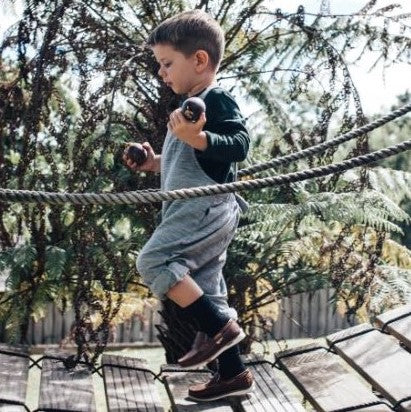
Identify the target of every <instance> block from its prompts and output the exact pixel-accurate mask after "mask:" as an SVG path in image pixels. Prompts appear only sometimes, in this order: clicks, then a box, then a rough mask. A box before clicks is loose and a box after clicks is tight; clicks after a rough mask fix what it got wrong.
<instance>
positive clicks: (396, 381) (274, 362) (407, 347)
mask: <svg viewBox="0 0 411 412" xmlns="http://www.w3.org/2000/svg"><path fill="white" fill-rule="evenodd" d="M326 341H327V345H328V346H321V345H316V344H310V345H306V346H302V347H299V348H295V349H292V350H287V351H283V352H279V353H277V354H276V355H275V358H274V359H264V358H261V357H258V356H257V355H248V356H246V357H244V361H245V363H246V364H247V365H248V367H249V368H251V369H252V371H253V374H254V376H255V382H256V388H255V391H254V392H253V393H252V394H250V395H248V396H244V397H236V398H235V397H233V398H228V399H224V400H220V401H214V402H204V403H196V402H193V401H191V400H190V399H188V398H187V386H188V385H189V384H190V383H193V382H199V381H206V380H208V379H209V378H210V377H211V371H209V370H207V369H203V370H196V371H183V370H181V369H180V368H179V367H178V366H176V365H164V366H163V367H162V368H161V371H160V373H159V374H158V375H156V374H155V373H154V372H152V371H151V370H150V369H149V367H148V365H147V363H146V361H145V360H143V359H134V358H127V357H123V356H115V355H104V356H103V357H102V362H101V371H100V372H99V373H101V377H100V376H98V375H97V374H96V371H91V370H90V369H89V368H88V367H87V366H85V365H77V366H76V367H75V368H74V369H71V370H67V369H66V368H65V366H64V363H63V360H64V359H65V358H66V357H67V356H68V354H67V353H63V352H55V351H54V352H50V351H49V352H46V353H45V355H44V357H43V358H42V360H41V361H40V362H34V361H33V359H31V358H30V356H29V348H27V347H24V346H18V347H14V346H13V347H11V346H7V345H5V344H0V412H20V411H31V410H33V411H34V410H36V411H37V410H38V411H65V412H76V411H78V412H87V411H97V412H100V410H99V409H98V408H97V407H96V399H95V386H96V380H100V381H102V384H104V392H105V400H104V401H105V407H104V408H103V409H101V408H100V409H101V412H103V410H107V411H118V412H120V411H146V412H164V411H168V410H171V411H176V412H180V411H184V412H197V411H215V412H251V411H253V412H275V411H290V412H291V411H297V412H298V411H304V410H306V406H307V405H308V404H306V403H303V398H304V399H305V400H306V401H307V402H309V404H311V406H310V409H311V410H312V409H314V410H316V411H327V412H331V411H332V412H348V411H392V410H394V411H411V305H408V306H404V307H401V308H398V309H395V310H393V311H390V312H387V313H384V314H383V315H381V316H379V317H378V319H377V321H376V326H372V325H370V324H361V325H357V326H354V327H352V328H348V329H344V330H342V331H340V332H338V333H334V334H332V335H330V336H328V337H327V339H326ZM30 368H41V380H40V388H39V400H38V405H37V406H36V408H33V409H30V408H28V407H27V405H26V392H27V386H28V383H29V384H30V380H29V375H30V374H29V369H30ZM93 373H94V374H95V375H94V376H93ZM159 387H160V388H164V389H165V391H166V392H167V394H168V397H169V399H170V402H169V403H167V404H165V402H164V398H163V399H162V398H161V396H160V395H159V392H158V388H159ZM99 401H100V402H99V404H101V402H102V400H101V399H100V400H99ZM170 405H171V406H170Z"/></svg>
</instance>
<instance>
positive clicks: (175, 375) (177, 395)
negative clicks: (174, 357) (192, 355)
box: [161, 365, 233, 412]
mask: <svg viewBox="0 0 411 412" xmlns="http://www.w3.org/2000/svg"><path fill="white" fill-rule="evenodd" d="M161 372H162V374H161V376H162V378H164V383H165V387H166V390H167V393H168V396H169V398H170V402H171V407H172V410H173V411H174V412H198V411H213V412H232V411H233V410H232V408H231V406H230V403H229V401H228V400H218V401H212V402H201V403H197V402H194V401H191V400H190V399H188V398H187V397H188V387H189V386H190V385H193V384H195V383H200V382H206V381H208V380H209V379H210V378H211V376H212V374H211V373H210V372H208V371H205V370H203V371H184V370H182V369H181V368H180V367H179V366H178V365H165V366H163V367H162V368H161Z"/></svg>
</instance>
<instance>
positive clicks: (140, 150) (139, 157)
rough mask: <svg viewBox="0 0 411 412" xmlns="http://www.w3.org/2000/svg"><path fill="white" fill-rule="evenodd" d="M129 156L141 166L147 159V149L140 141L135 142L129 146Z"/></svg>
mask: <svg viewBox="0 0 411 412" xmlns="http://www.w3.org/2000/svg"><path fill="white" fill-rule="evenodd" d="M127 157H128V158H129V159H130V160H131V161H132V162H133V163H135V164H136V165H137V166H141V165H142V164H143V163H144V162H145V161H146V160H147V150H146V149H144V147H143V146H142V145H141V144H140V143H134V144H132V145H130V146H129V147H128V149H127Z"/></svg>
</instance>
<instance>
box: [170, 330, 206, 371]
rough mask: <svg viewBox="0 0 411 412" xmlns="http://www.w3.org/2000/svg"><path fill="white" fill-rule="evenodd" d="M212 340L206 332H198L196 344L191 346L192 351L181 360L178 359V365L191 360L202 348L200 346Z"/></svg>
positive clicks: (195, 339)
mask: <svg viewBox="0 0 411 412" xmlns="http://www.w3.org/2000/svg"><path fill="white" fill-rule="evenodd" d="M209 339H210V338H209V337H208V336H207V334H206V333H204V332H197V334H196V336H195V338H194V342H193V344H192V346H191V349H190V350H189V351H188V352H187V353H186V354H185V355H184V356H182V357H181V358H180V359H178V361H177V362H178V363H180V362H184V361H185V360H186V359H190V358H191V357H192V356H194V355H195V354H196V353H197V351H198V349H199V348H200V346H201V345H202V344H203V343H205V342H206V341H208V340H209Z"/></svg>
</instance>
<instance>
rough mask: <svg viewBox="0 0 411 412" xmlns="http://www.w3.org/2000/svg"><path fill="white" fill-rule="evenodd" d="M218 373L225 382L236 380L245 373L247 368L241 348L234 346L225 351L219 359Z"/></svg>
mask: <svg viewBox="0 0 411 412" xmlns="http://www.w3.org/2000/svg"><path fill="white" fill-rule="evenodd" d="M217 359H218V373H219V374H220V376H221V378H222V379H223V380H227V379H231V378H234V376H237V375H238V374H239V373H241V372H243V371H245V369H246V368H245V366H244V363H243V361H242V360H241V357H240V347H239V346H238V345H234V346H232V347H231V348H229V349H227V350H226V351H224V352H223V353H222V354H221V355H220V356H219V357H218V358H217Z"/></svg>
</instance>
